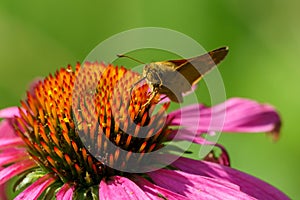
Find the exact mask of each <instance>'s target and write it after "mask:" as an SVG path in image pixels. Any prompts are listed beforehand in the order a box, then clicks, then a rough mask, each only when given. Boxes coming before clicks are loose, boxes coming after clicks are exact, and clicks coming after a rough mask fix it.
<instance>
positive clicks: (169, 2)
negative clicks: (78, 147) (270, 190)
mask: <svg viewBox="0 0 300 200" xmlns="http://www.w3.org/2000/svg"><path fill="white" fill-rule="evenodd" d="M299 8H300V2H299V1H292V0H288V1H279V0H273V1H272V0H265V1H260V0H252V1H244V0H227V1H221V0H216V1H200V0H189V1H179V0H164V1H158V0H153V1H141V0H133V1H118V2H117V1H101V0H98V1H95V0H90V1H85V2H84V1H70V0H65V1H63V2H62V1H38V0H35V1H16V0H0V61H1V65H0V70H1V73H0V74H1V75H0V108H4V107H6V106H13V105H16V104H19V99H20V98H21V97H22V96H24V91H25V89H26V87H27V86H28V83H29V82H30V80H32V79H33V78H35V77H37V76H45V75H47V74H49V73H50V72H54V71H55V70H56V69H58V68H59V67H63V66H66V65H67V64H72V65H74V64H75V63H76V61H82V60H83V59H84V58H85V56H86V55H87V54H88V53H89V52H90V51H91V50H92V49H93V48H94V47H95V46H96V45H97V44H98V43H100V42H101V41H103V40H105V39H106V38H108V37H110V36H111V35H113V34H116V33H119V32H121V31H125V30H128V29H132V28H136V27H145V26H157V27H165V28H170V29H174V30H176V31H179V32H182V33H184V34H186V35H188V36H190V37H192V38H194V39H195V40H197V41H198V42H199V43H200V44H202V45H203V47H204V48H206V49H207V50H210V49H214V48H216V47H219V46H222V45H228V46H229V47H230V54H229V56H228V57H227V58H226V61H225V62H224V63H222V67H220V71H221V73H222V76H223V79H224V83H225V87H226V92H227V96H228V98H229V97H234V96H240V97H247V98H252V99H256V100H258V101H260V102H269V103H271V104H273V105H274V106H275V107H276V108H277V109H278V110H279V112H280V113H281V115H282V118H283V128H282V135H281V138H280V140H279V141H278V142H276V143H273V142H272V141H271V139H270V138H268V137H266V136H265V135H263V134H239V135H238V134H235V135H233V134H232V135H230V134H223V135H222V137H221V143H223V144H224V145H225V146H226V147H227V149H228V151H229V153H230V156H231V160H232V165H233V167H235V168H237V169H240V170H242V171H245V172H247V173H250V174H252V175H255V176H257V177H259V178H261V179H263V180H265V181H267V182H269V183H271V184H273V185H274V186H276V187H278V188H280V189H281V190H282V191H283V192H285V193H287V194H288V195H289V196H290V197H291V198H292V199H300V190H299V186H300V172H299V171H300V161H299V157H300V150H299V148H300V145H299V139H300V134H299V133H300V130H299V129H300V128H299V125H300V123H299V122H298V120H299V111H300V109H299V108H300V106H299V102H300V93H299V80H300V67H299V66H298V65H299V64H298V63H299V61H297V60H299V57H300V23H299V19H300V12H299ZM174 42H175V41H174ZM166 59H168V58H166Z"/></svg>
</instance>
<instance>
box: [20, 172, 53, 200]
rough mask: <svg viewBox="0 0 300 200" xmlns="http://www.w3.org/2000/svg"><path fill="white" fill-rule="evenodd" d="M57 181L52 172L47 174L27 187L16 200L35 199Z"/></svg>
mask: <svg viewBox="0 0 300 200" xmlns="http://www.w3.org/2000/svg"><path fill="white" fill-rule="evenodd" d="M55 181H56V179H55V178H53V177H52V176H51V175H50V174H47V175H45V176H43V177H41V178H40V179H38V180H37V181H35V182H34V183H33V184H32V185H30V186H29V187H27V188H26V189H25V190H24V191H23V192H21V193H20V194H19V195H18V196H17V197H16V198H15V200H24V199H26V200H35V199H37V198H38V197H39V196H40V195H41V194H42V193H43V192H44V190H45V189H47V188H48V187H49V186H50V185H51V184H53V183H54V182H55Z"/></svg>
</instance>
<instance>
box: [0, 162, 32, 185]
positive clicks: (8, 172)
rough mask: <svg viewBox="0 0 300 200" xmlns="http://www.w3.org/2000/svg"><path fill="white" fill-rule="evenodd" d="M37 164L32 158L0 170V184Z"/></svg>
mask: <svg viewBox="0 0 300 200" xmlns="http://www.w3.org/2000/svg"><path fill="white" fill-rule="evenodd" d="M34 166H36V163H35V162H34V161H32V160H26V161H21V162H18V163H15V164H13V165H10V166H8V167H6V168H4V169H2V170H1V171H0V185H1V184H3V183H5V182H6V181H8V180H9V179H11V178H12V177H14V176H16V175H18V174H20V173H22V172H24V171H26V170H27V169H30V168H32V167H34Z"/></svg>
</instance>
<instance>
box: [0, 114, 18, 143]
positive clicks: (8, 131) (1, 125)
mask: <svg viewBox="0 0 300 200" xmlns="http://www.w3.org/2000/svg"><path fill="white" fill-rule="evenodd" d="M12 137H19V136H17V134H16V133H15V130H14V128H13V127H12V125H11V123H10V122H9V120H8V119H4V120H3V121H1V122H0V139H1V138H12Z"/></svg>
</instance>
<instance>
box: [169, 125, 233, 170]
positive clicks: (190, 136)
mask: <svg viewBox="0 0 300 200" xmlns="http://www.w3.org/2000/svg"><path fill="white" fill-rule="evenodd" d="M177 131H179V132H177ZM178 133H179V134H178ZM175 136H176V137H175ZM168 140H178V141H180V140H187V141H190V142H193V143H196V144H201V145H211V146H216V147H218V148H220V149H221V154H220V156H219V158H218V159H217V160H215V162H217V163H219V164H222V165H226V166H230V159H229V154H228V152H227V150H226V149H225V147H223V146H222V145H221V144H218V143H215V142H211V141H209V140H206V139H205V138H203V137H201V136H195V135H194V133H192V132H191V131H190V130H187V129H179V130H173V131H172V132H171V134H170V135H169V138H168Z"/></svg>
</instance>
